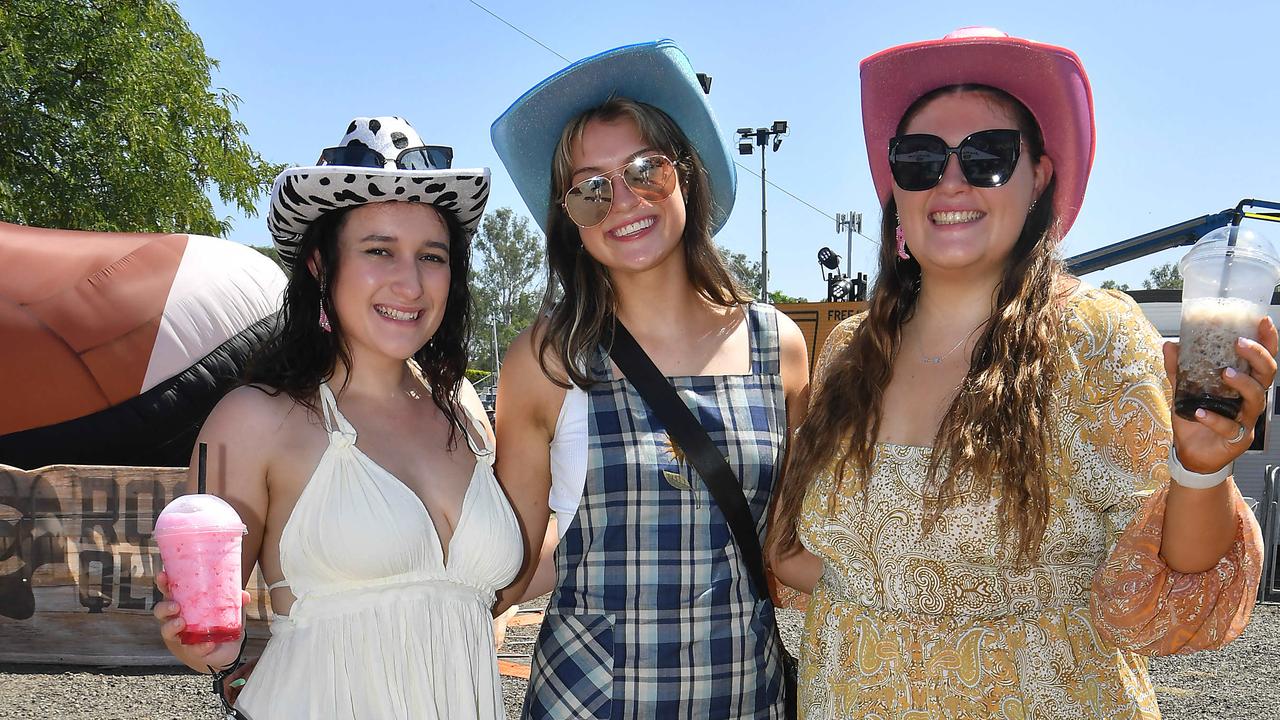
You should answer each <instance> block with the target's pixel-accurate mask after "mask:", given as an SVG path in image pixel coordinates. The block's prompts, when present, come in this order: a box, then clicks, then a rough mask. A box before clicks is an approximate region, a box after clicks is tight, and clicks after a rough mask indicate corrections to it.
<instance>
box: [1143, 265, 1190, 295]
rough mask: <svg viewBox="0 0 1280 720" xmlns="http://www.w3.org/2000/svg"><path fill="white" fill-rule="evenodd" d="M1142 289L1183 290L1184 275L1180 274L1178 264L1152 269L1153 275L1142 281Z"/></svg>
mask: <svg viewBox="0 0 1280 720" xmlns="http://www.w3.org/2000/svg"><path fill="white" fill-rule="evenodd" d="M1142 287H1143V289H1145V290H1155V289H1158V288H1173V289H1175V290H1181V289H1182V273H1180V272H1178V264H1177V263H1171V262H1169V263H1165V264H1163V265H1161V266H1159V267H1155V268H1152V269H1151V275H1150V276H1149V277H1148V278H1147V279H1146V280H1143V281H1142Z"/></svg>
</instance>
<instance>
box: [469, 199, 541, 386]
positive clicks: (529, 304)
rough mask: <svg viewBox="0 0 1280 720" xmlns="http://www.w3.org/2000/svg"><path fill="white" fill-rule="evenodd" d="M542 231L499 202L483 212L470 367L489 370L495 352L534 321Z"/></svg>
mask: <svg viewBox="0 0 1280 720" xmlns="http://www.w3.org/2000/svg"><path fill="white" fill-rule="evenodd" d="M542 246H543V245H542V235H541V234H540V233H538V231H537V230H536V229H535V228H534V226H533V225H532V224H531V223H530V222H529V218H527V217H525V216H523V215H516V214H515V212H514V211H512V209H511V208H508V207H502V208H498V209H497V210H494V211H493V212H491V213H489V214H487V215H485V217H484V222H482V223H481V224H480V230H479V232H477V233H476V236H475V240H474V242H473V245H472V248H473V251H472V262H473V265H472V268H471V297H472V299H473V300H474V307H473V309H472V315H471V327H472V340H471V348H470V350H471V367H473V368H477V369H482V370H492V369H493V351H494V338H493V336H494V327H495V325H496V327H497V335H498V342H497V344H498V355H499V357H501V356H502V354H503V353H505V352H506V349H507V346H509V345H510V344H511V341H512V340H514V339H515V337H516V335H518V334H520V332H521V331H522V330H524V329H525V328H527V327H529V325H530V324H532V323H533V320H534V318H535V317H536V315H537V312H538V306H539V304H540V303H541V300H542V292H543V288H544V287H545V277H544V274H543V273H544V263H543V259H542V258H543V250H542Z"/></svg>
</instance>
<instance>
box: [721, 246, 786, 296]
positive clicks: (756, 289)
mask: <svg viewBox="0 0 1280 720" xmlns="http://www.w3.org/2000/svg"><path fill="white" fill-rule="evenodd" d="M716 249H717V250H719V251H720V257H722V258H724V264H725V265H726V266H728V268H729V272H731V273H733V277H734V279H735V280H737V281H738V284H739V285H741V286H742V289H743V290H746V291H747V293H748V294H750V295H751V296H753V297H754V296H756V295H759V294H760V263H758V262H756V261H754V260H751V259H748V258H747V255H746V253H736V252H733V251H732V250H730V249H729V248H727V247H725V246H723V245H717V246H716ZM770 294H772V293H770Z"/></svg>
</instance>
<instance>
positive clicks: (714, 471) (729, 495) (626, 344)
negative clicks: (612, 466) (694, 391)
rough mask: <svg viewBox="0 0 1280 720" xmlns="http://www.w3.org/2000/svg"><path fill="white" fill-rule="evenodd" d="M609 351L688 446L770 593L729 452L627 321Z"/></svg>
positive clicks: (761, 589) (755, 575)
mask: <svg viewBox="0 0 1280 720" xmlns="http://www.w3.org/2000/svg"><path fill="white" fill-rule="evenodd" d="M609 355H610V356H611V357H612V358H613V361H614V362H615V363H617V364H618V369H619V370H621V371H622V374H623V375H626V377H627V380H628V381H630V382H631V384H632V385H633V386H635V388H636V390H637V391H639V393H640V397H642V398H644V401H645V402H646V403H648V405H649V407H650V408H651V409H652V410H653V412H654V413H655V414H657V416H658V419H659V420H661V421H662V423H663V424H664V425H666V426H667V432H669V433H670V434H671V436H672V437H673V438H674V439H675V441H676V442H677V443H678V444H679V445H680V447H681V448H682V449H683V450H684V454H685V458H687V459H688V461H689V463H690V464H692V465H693V467H694V468H695V469H696V470H697V471H698V474H699V475H700V476H702V482H703V484H705V485H706V486H707V490H708V491H710V492H711V497H713V498H715V501H716V505H719V506H720V512H721V513H723V514H724V518H725V521H726V522H727V523H728V524H729V531H730V532H732V533H733V539H734V540H735V541H736V542H737V543H738V548H739V549H740V550H741V551H742V556H743V559H744V560H745V561H746V564H747V571H748V572H749V573H750V574H751V580H752V582H753V583H754V584H755V586H756V592H757V593H758V595H759V597H760V598H762V599H764V598H768V597H769V584H768V582H767V581H766V580H765V573H764V555H763V553H762V552H761V550H760V538H759V537H758V536H757V535H756V528H755V523H754V522H753V521H752V519H751V510H750V508H748V507H747V498H746V496H744V495H743V494H742V485H741V484H740V483H739V482H738V478H737V477H736V476H735V475H734V474H733V469H732V468H730V467H729V463H728V462H727V461H726V460H725V457H724V454H723V453H722V452H721V451H720V450H719V449H717V448H716V446H715V443H713V442H711V438H710V437H709V436H708V435H707V431H706V429H704V428H703V427H702V423H700V422H698V419H697V418H695V417H694V416H693V413H692V412H691V411H690V410H689V407H688V406H687V405H685V404H684V401H683V400H681V399H680V396H679V395H677V394H676V389H675V388H674V387H672V386H671V383H670V382H668V381H667V379H666V378H665V377H663V375H662V373H661V372H660V371H659V370H658V368H657V366H655V365H654V364H653V360H651V359H649V356H648V355H647V354H646V353H645V351H644V349H643V348H641V347H640V344H639V343H637V342H636V339H635V338H634V337H632V336H631V333H630V332H628V331H627V329H626V328H625V327H623V325H622V323H620V322H615V323H614V331H613V346H612V347H611V348H610V350H609Z"/></svg>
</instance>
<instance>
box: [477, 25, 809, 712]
mask: <svg viewBox="0 0 1280 720" xmlns="http://www.w3.org/2000/svg"><path fill="white" fill-rule="evenodd" d="M493 137H494V144H495V146H496V147H497V149H498V154H499V157H501V158H502V161H503V163H504V164H505V165H506V166H507V169H508V171H509V172H510V173H511V176H512V179H513V180H514V181H515V184H516V187H517V188H518V189H519V190H520V193H521V195H522V196H523V197H524V200H525V202H526V203H527V204H528V205H529V207H530V209H531V210H532V211H533V213H534V217H536V218H538V219H539V222H540V223H541V224H542V226H543V229H544V230H545V231H546V238H547V257H548V260H549V262H550V265H551V278H552V282H551V283H549V286H550V287H549V289H548V293H547V296H546V300H545V302H544V306H543V307H544V314H543V316H542V317H541V319H540V320H539V321H538V322H537V323H535V325H534V327H533V328H531V329H530V330H528V331H526V332H525V333H524V334H522V335H521V336H520V337H519V338H517V339H516V341H515V342H514V343H513V344H512V346H511V349H510V350H509V351H508V353H507V357H506V360H505V362H504V363H503V367H502V380H501V382H500V386H499V390H498V412H497V431H498V471H499V476H500V477H501V478H502V482H503V485H504V486H505V487H506V488H507V490H508V493H509V494H510V496H511V498H512V504H513V505H514V506H515V508H516V510H517V512H518V513H519V515H520V517H521V520H522V523H523V525H524V530H525V537H526V541H527V543H528V549H529V552H530V557H529V559H528V564H527V566H526V568H525V572H524V573H523V574H522V575H521V577H520V578H519V580H518V581H517V582H516V583H515V585H514V586H513V587H511V588H508V589H507V590H505V591H504V596H508V597H509V598H510V599H518V598H519V597H520V596H521V594H522V593H523V594H524V595H526V596H528V595H534V596H536V595H541V594H543V593H546V592H547V591H549V590H550V591H551V592H552V595H551V600H550V603H549V605H548V607H547V612H546V616H545V619H544V621H543V624H542V628H541V630H540V632H539V634H538V640H537V644H536V646H535V648H534V657H533V664H532V670H531V676H530V679H529V691H528V695H527V697H526V700H525V706H524V713H525V716H526V717H529V718H535V719H539V720H540V719H542V718H606V719H607V718H643V719H646V720H647V719H649V718H699V719H700V720H702V719H710V718H781V717H782V716H783V712H784V707H783V702H784V693H783V684H784V683H783V672H782V664H781V662H780V652H779V650H780V643H779V641H778V636H777V633H776V629H775V623H774V616H773V606H772V605H771V603H770V601H769V598H768V596H767V594H764V593H761V592H760V591H761V589H760V588H756V587H754V586H753V583H752V581H751V576H750V574H749V571H748V569H747V567H748V566H747V564H746V563H745V562H744V560H743V555H742V553H741V552H740V551H739V549H738V547H737V545H736V543H735V541H734V538H733V536H732V535H731V534H730V531H729V527H728V525H727V523H726V521H725V517H724V515H723V513H722V512H721V511H720V508H719V507H718V505H717V504H716V502H715V500H714V499H713V498H712V496H711V494H710V492H709V491H708V490H707V488H706V486H705V485H704V484H703V481H702V479H701V478H700V477H699V476H698V475H697V473H696V471H695V470H694V469H693V468H692V467H691V466H690V465H689V464H688V463H686V462H684V460H683V452H682V450H681V448H680V447H679V445H678V444H677V443H675V442H673V441H672V439H671V437H670V436H669V434H668V432H667V430H666V427H665V426H664V424H663V423H662V421H661V420H660V419H659V418H658V417H657V415H656V414H655V413H654V412H652V411H651V410H650V409H649V408H648V406H647V404H646V402H645V400H644V399H643V398H642V397H641V396H640V395H639V394H638V392H637V391H636V388H635V387H634V386H633V385H632V383H631V382H630V381H629V380H628V379H627V378H626V377H624V376H623V375H622V374H621V373H619V371H618V370H617V369H616V368H615V367H614V366H613V363H612V362H611V360H610V358H609V355H608V345H609V343H610V340H609V337H610V336H611V334H612V331H613V326H614V322H615V318H616V322H617V323H620V324H622V325H623V326H625V327H626V328H627V329H628V330H629V331H630V332H631V334H632V335H633V336H634V337H635V339H636V341H637V342H638V343H639V345H640V346H641V347H642V348H643V349H644V351H645V352H646V353H647V354H648V355H649V356H650V357H651V358H652V359H653V362H654V364H655V365H657V367H658V368H659V370H660V371H661V372H662V373H663V374H664V375H666V376H667V377H668V379H669V380H670V382H671V383H672V384H673V385H674V386H675V387H676V389H677V391H678V393H679V396H680V398H681V399H682V400H683V401H684V402H685V403H687V404H688V405H689V406H690V409H691V410H692V411H693V413H694V415H695V416H696V417H697V419H698V420H699V422H700V423H701V424H702V426H703V428H704V429H705V430H706V431H707V434H708V435H709V437H710V438H711V441H712V442H713V443H714V444H715V445H716V446H717V447H718V448H720V449H722V452H724V453H725V455H726V456H727V459H728V463H729V465H730V467H731V468H732V469H733V472H734V475H735V476H736V477H737V478H738V479H739V481H740V482H741V484H742V491H743V494H744V495H745V497H746V500H747V504H748V506H749V509H750V512H751V513H752V515H753V518H752V519H753V520H755V527H756V529H757V533H758V535H759V536H760V538H761V540H763V535H764V528H765V520H766V517H767V508H768V505H769V499H770V497H771V493H772V490H773V485H774V482H775V478H776V477H777V474H778V470H779V468H780V466H781V461H782V456H783V455H782V454H783V452H784V450H785V447H786V441H787V437H788V435H789V427H788V420H789V418H794V416H795V415H794V413H793V412H791V413H789V412H788V409H789V408H790V409H791V410H794V409H795V408H796V403H797V401H798V398H799V397H800V393H801V392H802V391H803V389H804V388H805V386H806V385H807V381H808V367H807V362H806V360H807V356H806V351H805V345H804V339H803V337H802V336H801V335H800V331H799V329H798V328H797V327H796V326H795V325H794V324H793V323H792V322H791V321H790V320H789V319H787V318H786V316H784V315H782V314H781V313H779V312H776V311H774V310H773V308H772V307H770V306H768V305H764V304H759V303H754V302H751V301H750V298H749V296H748V295H747V294H746V293H745V292H744V291H743V289H742V288H740V287H738V286H737V285H736V283H734V281H733V280H732V276H731V275H730V274H729V272H728V270H727V269H726V267H725V265H724V261H723V259H722V258H721V257H720V255H719V253H718V252H717V251H716V248H715V245H714V244H713V242H712V236H713V234H714V233H715V231H716V230H718V229H719V228H720V227H721V226H722V225H723V224H724V222H725V221H726V220H727V218H728V214H729V210H730V208H731V207H732V205H733V187H734V175H733V161H732V155H731V154H730V153H729V149H728V147H727V145H726V141H725V137H726V136H725V134H724V133H723V132H721V131H720V130H719V128H718V127H717V125H716V123H715V119H714V117H713V116H712V114H711V111H710V107H709V106H708V104H707V99H706V93H705V91H704V89H703V87H702V85H701V83H700V82H699V80H698V79H697V77H696V75H695V73H694V72H693V69H692V67H691V66H690V64H689V59H688V58H687V57H686V56H685V55H684V53H683V52H681V51H680V49H679V48H677V47H676V46H675V45H674V43H672V42H671V41H658V42H653V43H642V44H638V45H631V46H627V47H622V48H617V49H615V50H610V51H607V52H604V53H601V54H600V55H596V56H594V57H591V58H588V59H586V60H583V61H581V62H578V63H575V64H573V65H571V66H569V67H568V68H566V69H564V70H562V71H560V72H558V73H556V74H555V75H553V76H552V77H550V78H548V79H546V80H544V81H542V82H540V83H539V84H538V85H537V86H535V87H534V88H533V89H532V90H530V91H529V92H528V93H526V94H525V95H524V96H523V97H521V98H520V99H519V100H517V101H516V103H515V104H514V105H512V107H511V109H510V110H508V111H507V112H506V113H505V114H504V115H503V116H502V117H501V118H499V119H498V121H497V122H496V123H495V124H494V128H493ZM800 407H803V406H800ZM544 530H547V531H546V532H545V534H544ZM543 547H545V548H546V549H545V550H544V552H543V553H541V554H540V553H539V552H538V550H539V548H543ZM540 567H541V571H539V568H540Z"/></svg>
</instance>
